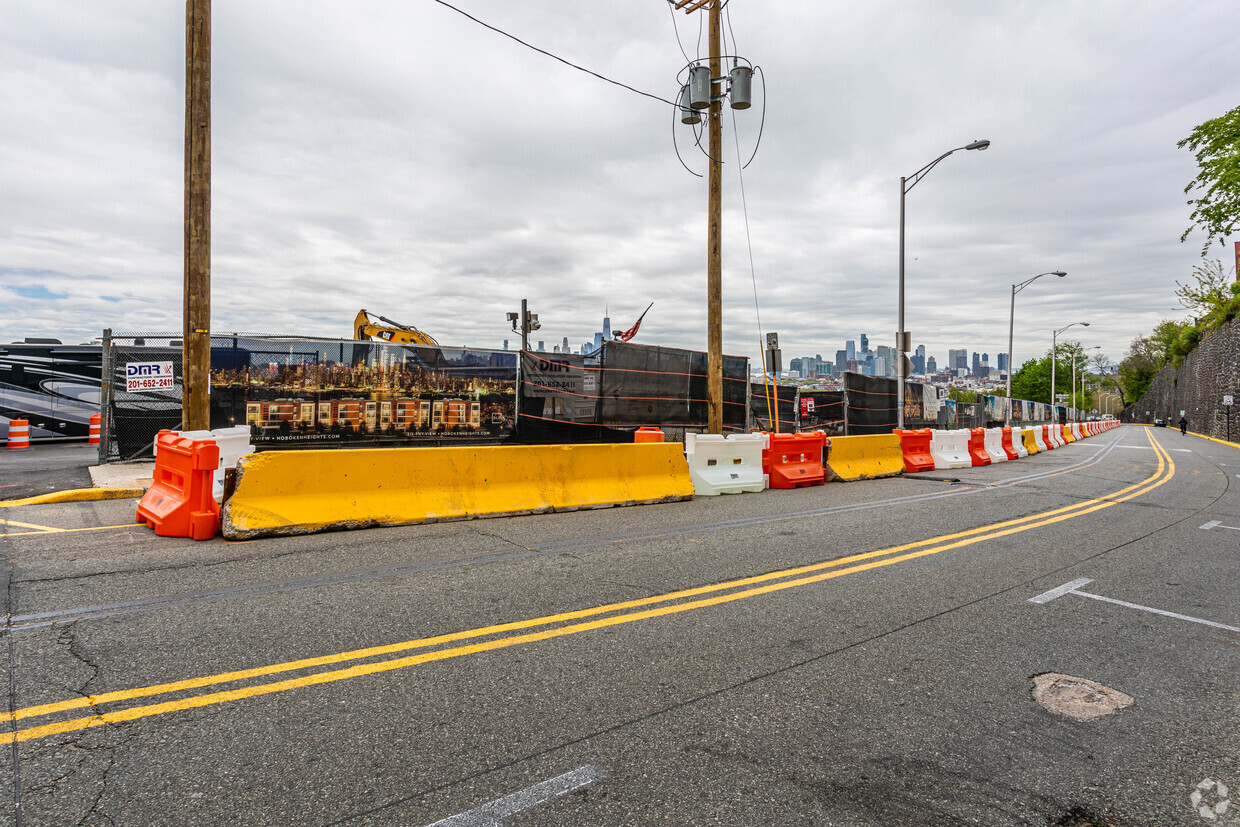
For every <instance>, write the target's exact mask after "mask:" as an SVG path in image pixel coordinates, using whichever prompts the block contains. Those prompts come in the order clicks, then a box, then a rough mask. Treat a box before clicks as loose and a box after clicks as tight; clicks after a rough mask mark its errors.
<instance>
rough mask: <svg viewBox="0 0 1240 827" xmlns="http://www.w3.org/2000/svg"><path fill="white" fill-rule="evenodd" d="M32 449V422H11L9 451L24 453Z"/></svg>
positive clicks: (11, 420) (14, 420)
mask: <svg viewBox="0 0 1240 827" xmlns="http://www.w3.org/2000/svg"><path fill="white" fill-rule="evenodd" d="M29 447H30V420H28V419H10V420H9V450H10V451H24V450H26V449H27V448H29Z"/></svg>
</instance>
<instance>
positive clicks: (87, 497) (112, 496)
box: [0, 488, 146, 508]
mask: <svg viewBox="0 0 1240 827" xmlns="http://www.w3.org/2000/svg"><path fill="white" fill-rule="evenodd" d="M145 491H146V489H144V488H73V489H70V490H68V491H53V492H52V493H50V494H40V495H39V496H37V497H27V498H25V499H24V500H4V501H2V502H0V508H17V507H19V506H23V505H47V504H49V503H74V502H89V501H91V500H123V499H126V498H128V497H141V496H142V495H143V493H145Z"/></svg>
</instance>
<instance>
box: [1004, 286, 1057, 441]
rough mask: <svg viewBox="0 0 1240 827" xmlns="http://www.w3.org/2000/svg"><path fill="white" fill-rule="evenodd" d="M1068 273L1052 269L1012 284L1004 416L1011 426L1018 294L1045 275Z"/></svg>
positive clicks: (1005, 422)
mask: <svg viewBox="0 0 1240 827" xmlns="http://www.w3.org/2000/svg"><path fill="white" fill-rule="evenodd" d="M1066 275H1068V274H1067V273H1065V272H1064V271H1063V270H1051V271H1050V272H1049V273H1038V274H1037V275H1036V276H1034V277H1033V278H1031V279H1025V280H1024V281H1022V282H1021V283H1020V284H1013V285H1012V311H1011V313H1009V314H1008V352H1007V361H1008V369H1007V398H1008V401H1007V415H1006V416H1005V417H1004V424H1005V425H1007V426H1008V427H1009V428H1010V427H1011V426H1012V370H1013V368H1015V366H1016V363H1015V362H1014V361H1013V360H1012V326H1013V324H1014V323H1015V321H1016V294H1017V293H1019V292H1020V291H1021V290H1024V289H1025V288H1026V287H1028V286H1029V285H1031V284H1033V283H1034V282H1035V281H1037V280H1038V279H1040V278H1042V277H1043V276H1059V278H1063V277H1064V276H1066Z"/></svg>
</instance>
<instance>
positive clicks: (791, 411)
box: [749, 382, 798, 434]
mask: <svg viewBox="0 0 1240 827" xmlns="http://www.w3.org/2000/svg"><path fill="white" fill-rule="evenodd" d="M797 404H798V403H797V387H796V385H773V384H771V383H769V382H767V383H759V382H754V383H752V384H751V385H750V386H749V426H750V427H751V428H757V429H759V430H762V431H774V430H776V428H775V423H774V420H775V419H776V417H775V411H776V410H778V411H779V415H778V419H779V429H778V430H779V431H780V433H785V434H791V433H796V430H797V425H798V416H797V413H798V412H797Z"/></svg>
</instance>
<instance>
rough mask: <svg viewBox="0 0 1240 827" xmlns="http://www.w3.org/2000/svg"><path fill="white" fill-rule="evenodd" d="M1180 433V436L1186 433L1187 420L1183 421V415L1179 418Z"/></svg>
mask: <svg viewBox="0 0 1240 827" xmlns="http://www.w3.org/2000/svg"><path fill="white" fill-rule="evenodd" d="M1180 433H1181V434H1187V433H1188V420H1187V419H1185V418H1184V416H1183V415H1181V416H1180Z"/></svg>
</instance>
